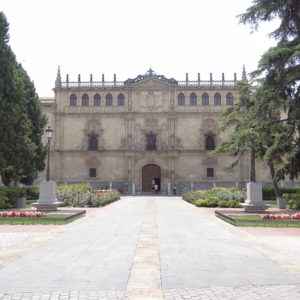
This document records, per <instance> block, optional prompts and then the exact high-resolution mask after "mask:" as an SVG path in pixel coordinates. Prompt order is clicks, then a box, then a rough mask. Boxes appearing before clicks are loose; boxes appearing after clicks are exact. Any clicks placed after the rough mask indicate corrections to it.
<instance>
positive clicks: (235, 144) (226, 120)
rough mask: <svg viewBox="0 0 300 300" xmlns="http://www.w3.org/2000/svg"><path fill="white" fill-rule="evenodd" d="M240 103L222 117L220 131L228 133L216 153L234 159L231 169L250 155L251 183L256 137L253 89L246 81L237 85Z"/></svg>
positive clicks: (253, 180) (255, 152) (253, 174)
mask: <svg viewBox="0 0 300 300" xmlns="http://www.w3.org/2000/svg"><path fill="white" fill-rule="evenodd" d="M238 89H239V95H240V102H239V103H236V104H235V106H234V107H230V108H228V109H227V110H226V111H225V112H224V114H223V115H222V120H221V123H222V125H221V130H222V131H226V132H227V133H228V136H227V139H226V141H225V142H223V143H222V144H220V145H219V146H218V148H217V150H216V152H217V153H229V154H231V155H233V156H235V157H236V160H235V161H234V162H233V164H232V165H231V167H235V166H236V165H237V164H238V163H239V162H240V159H241V157H243V156H244V155H246V154H247V153H250V174H249V179H250V181H251V182H255V181H256V168H255V165H256V164H255V160H256V158H257V157H258V154H259V153H258V151H257V149H258V143H257V141H258V136H257V131H255V130H254V128H255V115H254V113H255V111H254V109H253V108H254V96H253V89H252V87H251V85H250V84H249V83H248V81H247V80H243V81H240V82H239V84H238Z"/></svg>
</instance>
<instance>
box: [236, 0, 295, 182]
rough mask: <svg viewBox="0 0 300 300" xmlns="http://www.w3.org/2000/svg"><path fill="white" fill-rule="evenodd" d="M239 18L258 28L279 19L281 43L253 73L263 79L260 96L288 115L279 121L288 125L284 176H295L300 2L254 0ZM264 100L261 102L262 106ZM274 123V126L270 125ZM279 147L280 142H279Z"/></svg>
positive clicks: (278, 35) (271, 105) (292, 177)
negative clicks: (261, 24) (265, 97)
mask: <svg viewBox="0 0 300 300" xmlns="http://www.w3.org/2000/svg"><path fill="white" fill-rule="evenodd" d="M253 3H254V4H253V5H252V6H251V7H249V8H248V9H247V11H246V13H244V14H242V15H240V21H241V22H242V23H244V24H250V25H252V26H253V27H254V28H255V29H258V27H259V25H260V23H261V22H264V21H271V20H273V19H275V18H276V19H279V21H280V22H279V26H278V27H277V28H275V30H274V31H273V32H272V33H271V36H272V37H274V38H275V39H276V40H277V41H278V42H277V45H276V46H275V47H272V48H270V49H269V50H268V51H267V52H266V53H265V54H264V55H263V56H262V58H261V60H260V62H259V65H258V69H257V70H256V71H255V72H254V73H253V76H254V77H256V78H259V77H263V80H262V81H261V82H260V92H259V93H260V95H265V96H267V95H269V96H270V97H267V98H268V100H266V102H267V103H269V105H270V106H269V107H267V108H270V107H274V106H275V105H276V106H277V109H280V111H281V113H282V112H285V114H286V116H285V117H284V118H282V119H281V120H280V122H279V123H285V124H286V126H287V127H288V131H289V133H290V135H289V140H288V142H289V147H288V150H289V153H288V154H287V153H286V155H285V157H286V160H285V165H284V166H282V165H281V167H282V170H281V172H283V176H285V175H289V176H290V178H291V179H294V178H296V177H297V176H298V174H299V173H300V146H299V145H300V1H298V0H272V1H269V0H255V1H254V2H253ZM264 104H265V101H263V99H262V101H260V105H261V106H262V107H263V106H264ZM270 126H271V125H270ZM278 146H279V145H278Z"/></svg>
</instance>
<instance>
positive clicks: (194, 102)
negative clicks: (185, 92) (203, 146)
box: [190, 93, 197, 106]
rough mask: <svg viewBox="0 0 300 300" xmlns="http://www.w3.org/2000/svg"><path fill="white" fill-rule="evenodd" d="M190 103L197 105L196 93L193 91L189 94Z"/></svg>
mask: <svg viewBox="0 0 300 300" xmlns="http://www.w3.org/2000/svg"><path fill="white" fill-rule="evenodd" d="M190 105H192V106H195V105H197V95H196V94H195V93H191V95H190Z"/></svg>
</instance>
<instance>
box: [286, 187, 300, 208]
mask: <svg viewBox="0 0 300 300" xmlns="http://www.w3.org/2000/svg"><path fill="white" fill-rule="evenodd" d="M283 197H284V199H285V200H286V201H287V203H288V207H289V208H290V209H297V210H298V209H300V191H299V190H298V191H297V193H292V194H291V193H289V194H288V193H286V194H283Z"/></svg>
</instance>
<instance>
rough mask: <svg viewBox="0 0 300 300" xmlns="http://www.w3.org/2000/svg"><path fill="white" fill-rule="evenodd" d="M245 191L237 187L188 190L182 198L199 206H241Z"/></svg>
mask: <svg viewBox="0 0 300 300" xmlns="http://www.w3.org/2000/svg"><path fill="white" fill-rule="evenodd" d="M244 198H245V193H244V192H243V191H241V190H239V189H237V188H213V189H210V190H203V191H194V192H188V193H185V194H184V195H183V199H184V200H185V201H187V202H190V203H192V204H194V205H196V206H199V207H217V206H218V207H231V208H235V207H241V205H240V202H243V201H244Z"/></svg>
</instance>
